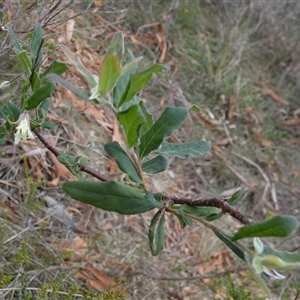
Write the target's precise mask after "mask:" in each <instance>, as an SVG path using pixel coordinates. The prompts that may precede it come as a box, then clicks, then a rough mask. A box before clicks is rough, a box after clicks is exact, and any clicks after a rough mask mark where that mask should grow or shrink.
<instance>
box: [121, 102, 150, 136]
mask: <svg viewBox="0 0 300 300" xmlns="http://www.w3.org/2000/svg"><path fill="white" fill-rule="evenodd" d="M135 97H136V96H135ZM127 103H128V102H127ZM138 113H139V115H140V116H141V117H142V118H143V120H144V123H143V124H142V125H141V126H140V129H139V136H141V135H142V134H144V133H145V132H146V131H147V130H149V129H150V128H151V126H152V125H153V123H154V120H153V115H152V114H151V113H150V112H149V111H148V109H147V107H146V105H145V103H144V102H143V101H142V100H141V101H140V102H139V111H138Z"/></svg>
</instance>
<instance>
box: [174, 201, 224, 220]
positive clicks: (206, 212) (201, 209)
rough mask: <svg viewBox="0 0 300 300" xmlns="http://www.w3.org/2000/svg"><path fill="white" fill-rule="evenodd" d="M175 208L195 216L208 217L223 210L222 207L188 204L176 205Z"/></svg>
mask: <svg viewBox="0 0 300 300" xmlns="http://www.w3.org/2000/svg"><path fill="white" fill-rule="evenodd" d="M173 208H174V209H177V210H180V211H182V212H183V213H187V214H190V215H193V216H195V217H208V216H210V215H213V214H218V213H219V212H220V211H221V209H220V208H216V207H205V206H190V205H187V204H182V205H174V206H173Z"/></svg>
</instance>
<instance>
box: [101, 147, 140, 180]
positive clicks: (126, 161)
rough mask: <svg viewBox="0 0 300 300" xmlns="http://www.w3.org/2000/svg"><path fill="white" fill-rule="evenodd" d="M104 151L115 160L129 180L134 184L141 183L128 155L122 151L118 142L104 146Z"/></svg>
mask: <svg viewBox="0 0 300 300" xmlns="http://www.w3.org/2000/svg"><path fill="white" fill-rule="evenodd" d="M104 149H105V150H106V151H107V152H108V154H109V155H110V156H112V157H113V158H114V159H115V160H116V163H117V165H118V166H119V168H120V169H121V170H122V171H123V172H125V173H126V174H128V176H129V178H130V179H131V180H132V181H134V182H136V183H142V182H143V181H142V179H141V178H140V176H139V174H138V171H137V168H136V166H135V164H134V163H133V161H132V160H131V158H130V157H129V156H128V154H127V153H126V152H125V151H124V150H123V149H122V147H121V146H120V145H119V143H118V142H112V143H108V144H106V145H105V146H104Z"/></svg>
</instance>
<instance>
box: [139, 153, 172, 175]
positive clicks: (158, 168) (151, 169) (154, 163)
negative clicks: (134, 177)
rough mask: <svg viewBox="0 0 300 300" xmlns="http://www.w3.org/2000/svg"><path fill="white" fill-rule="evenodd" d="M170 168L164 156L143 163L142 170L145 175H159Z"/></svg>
mask: <svg viewBox="0 0 300 300" xmlns="http://www.w3.org/2000/svg"><path fill="white" fill-rule="evenodd" d="M167 167H168V160H167V159H166V158H165V157H164V156H162V155H158V156H156V157H154V158H153V159H150V160H147V161H145V162H143V163H142V170H143V172H145V173H149V174H157V173H160V172H163V171H165V170H166V169H167Z"/></svg>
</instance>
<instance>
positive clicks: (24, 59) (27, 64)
mask: <svg viewBox="0 0 300 300" xmlns="http://www.w3.org/2000/svg"><path fill="white" fill-rule="evenodd" d="M18 57H19V60H20V61H21V64H22V66H23V68H24V70H25V72H27V73H28V74H31V68H32V63H31V60H30V59H29V57H28V55H27V52H26V51H25V50H23V51H20V52H19V54H18Z"/></svg>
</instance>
